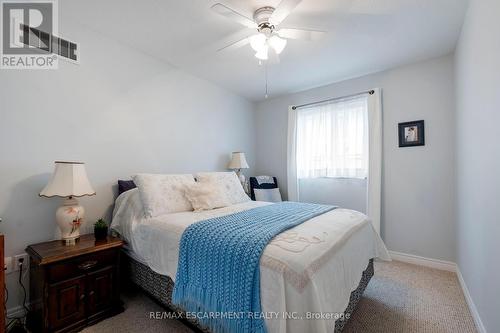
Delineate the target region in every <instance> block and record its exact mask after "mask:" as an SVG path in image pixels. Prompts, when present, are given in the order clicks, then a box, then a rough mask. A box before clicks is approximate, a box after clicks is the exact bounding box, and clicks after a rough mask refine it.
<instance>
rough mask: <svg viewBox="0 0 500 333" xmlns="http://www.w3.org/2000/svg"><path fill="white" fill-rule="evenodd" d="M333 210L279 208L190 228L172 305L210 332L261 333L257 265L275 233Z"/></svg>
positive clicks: (181, 253)
mask: <svg viewBox="0 0 500 333" xmlns="http://www.w3.org/2000/svg"><path fill="white" fill-rule="evenodd" d="M335 208H336V207H334V206H325V205H316V204H307V203H296V202H282V203H276V204H272V205H268V206H263V207H258V208H253V209H250V210H247V211H243V212H239V213H235V214H231V215H227V216H222V217H216V218H212V219H208V220H204V221H200V222H198V223H195V224H192V225H190V226H189V227H188V228H187V229H186V230H185V231H184V233H183V235H182V238H181V242H180V251H179V262H178V267H177V277H176V280H175V286H174V291H173V295H172V301H173V303H174V304H176V305H178V306H180V307H181V308H183V309H184V310H185V311H186V312H188V313H191V314H192V315H195V316H196V318H197V319H198V321H199V322H200V323H201V324H202V325H203V326H205V327H208V328H209V329H210V331H211V332H217V333H219V332H230V333H240V332H241V333H247V332H248V333H265V332H266V328H265V325H264V318H263V314H262V313H261V304H260V269H259V261H260V257H261V255H262V252H263V251H264V248H265V247H266V245H267V244H268V243H269V242H270V241H271V240H272V239H273V237H275V236H276V235H278V234H279V233H281V232H283V231H285V230H287V229H290V228H292V227H294V226H296V225H298V224H301V223H303V222H305V221H307V220H309V219H311V218H313V217H315V216H318V215H321V214H323V213H325V212H328V211H330V210H332V209H335Z"/></svg>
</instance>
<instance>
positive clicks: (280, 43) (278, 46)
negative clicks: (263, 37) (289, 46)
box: [268, 35, 287, 54]
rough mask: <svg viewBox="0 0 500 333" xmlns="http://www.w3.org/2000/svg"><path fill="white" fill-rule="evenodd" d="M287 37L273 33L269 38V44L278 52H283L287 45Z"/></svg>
mask: <svg viewBox="0 0 500 333" xmlns="http://www.w3.org/2000/svg"><path fill="white" fill-rule="evenodd" d="M286 42H287V41H286V39H284V38H281V37H279V36H278V35H272V36H271V37H270V38H269V41H268V43H269V45H270V46H271V47H272V48H273V49H274V51H275V52H276V54H280V53H281V52H283V50H284V49H285V46H286Z"/></svg>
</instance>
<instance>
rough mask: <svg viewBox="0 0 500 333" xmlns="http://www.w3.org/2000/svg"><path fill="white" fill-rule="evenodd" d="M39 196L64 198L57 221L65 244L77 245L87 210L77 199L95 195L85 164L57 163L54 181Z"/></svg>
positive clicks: (53, 176) (57, 212) (58, 210)
mask: <svg viewBox="0 0 500 333" xmlns="http://www.w3.org/2000/svg"><path fill="white" fill-rule="evenodd" d="M39 195H40V196H41V197H47V198H51V197H60V198H64V201H63V204H62V206H61V207H59V208H58V209H57V211H56V221H57V224H58V225H59V228H60V229H61V238H62V240H63V241H64V242H65V244H66V245H71V244H75V242H76V240H77V239H78V237H80V225H81V223H82V222H83V217H84V214H85V210H84V209H83V207H82V206H80V205H79V203H78V201H77V200H76V199H75V198H76V197H82V196H84V195H95V191H94V189H93V188H92V186H91V185H90V182H89V180H88V178H87V172H86V171H85V164H84V163H81V162H60V161H56V162H55V169H54V174H53V175H52V179H51V180H50V181H49V183H48V184H47V186H45V188H44V189H43V190H42V191H41V192H40V194H39Z"/></svg>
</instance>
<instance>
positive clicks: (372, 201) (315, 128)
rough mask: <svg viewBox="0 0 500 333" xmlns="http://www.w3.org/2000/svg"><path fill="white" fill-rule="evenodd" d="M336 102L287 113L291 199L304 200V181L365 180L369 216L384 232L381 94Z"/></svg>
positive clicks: (288, 180) (289, 192) (289, 196)
mask: <svg viewBox="0 0 500 333" xmlns="http://www.w3.org/2000/svg"><path fill="white" fill-rule="evenodd" d="M336 102H338V103H330V105H328V104H325V105H319V106H317V105H316V107H314V108H309V109H300V110H294V109H293V108H292V107H290V108H289V110H288V145H287V148H288V150H287V185H288V200H290V201H299V200H300V198H299V191H298V179H299V178H301V177H349V178H365V177H366V178H367V215H368V217H370V219H371V221H372V223H373V226H374V228H375V230H376V231H377V232H379V233H380V214H381V186H382V100H381V90H380V89H374V93H373V94H371V95H363V96H359V97H357V98H348V99H344V100H338V101H336ZM316 134H319V135H318V138H315V137H316ZM304 156H307V158H303V157H304Z"/></svg>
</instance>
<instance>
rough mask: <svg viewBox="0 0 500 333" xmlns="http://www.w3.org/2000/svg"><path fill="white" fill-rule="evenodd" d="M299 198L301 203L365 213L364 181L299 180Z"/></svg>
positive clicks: (339, 179) (335, 179)
mask: <svg viewBox="0 0 500 333" xmlns="http://www.w3.org/2000/svg"><path fill="white" fill-rule="evenodd" d="M299 196H300V201H302V202H313V203H319V204H325V205H335V206H339V207H343V208H348V209H354V210H357V211H358V212H362V213H366V179H356V178H305V179H299Z"/></svg>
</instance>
